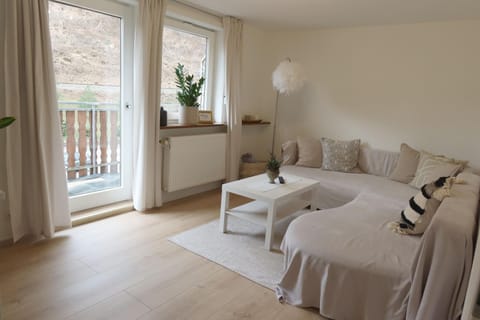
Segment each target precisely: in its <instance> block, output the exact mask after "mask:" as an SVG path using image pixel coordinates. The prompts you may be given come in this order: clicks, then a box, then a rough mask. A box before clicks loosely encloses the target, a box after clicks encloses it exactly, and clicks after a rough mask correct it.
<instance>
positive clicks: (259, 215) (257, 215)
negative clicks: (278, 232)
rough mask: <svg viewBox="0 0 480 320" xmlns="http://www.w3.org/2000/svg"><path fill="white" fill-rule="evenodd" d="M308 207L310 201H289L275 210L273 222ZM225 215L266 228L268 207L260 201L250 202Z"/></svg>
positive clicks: (230, 210) (228, 211)
mask: <svg viewBox="0 0 480 320" xmlns="http://www.w3.org/2000/svg"><path fill="white" fill-rule="evenodd" d="M309 205H310V201H306V200H303V199H293V200H290V201H289V202H287V203H285V204H283V205H281V206H280V207H279V208H278V209H277V210H276V214H275V219H274V222H277V221H279V220H282V219H283V218H286V217H288V216H290V215H291V214H293V213H295V212H297V211H299V210H302V209H304V208H306V207H308V206H309ZM225 213H226V214H228V215H231V216H235V217H237V218H240V219H242V220H246V221H250V222H252V223H254V224H257V225H261V226H265V227H266V226H267V216H268V205H267V204H266V203H265V202H262V201H258V200H255V201H251V202H248V203H246V204H244V205H241V206H238V207H235V208H231V209H229V210H226V211H225Z"/></svg>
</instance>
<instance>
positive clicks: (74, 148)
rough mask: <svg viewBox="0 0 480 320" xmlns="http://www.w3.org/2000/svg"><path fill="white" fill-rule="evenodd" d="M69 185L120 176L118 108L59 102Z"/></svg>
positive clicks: (76, 102) (117, 105)
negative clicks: (110, 175)
mask: <svg viewBox="0 0 480 320" xmlns="http://www.w3.org/2000/svg"><path fill="white" fill-rule="evenodd" d="M58 105H59V113H60V121H61V124H62V131H63V143H64V149H63V150H64V163H65V170H66V172H67V177H68V180H69V181H72V180H75V179H80V178H84V177H86V178H88V177H92V178H93V176H98V175H101V174H118V173H119V172H120V154H121V149H120V132H121V131H120V114H119V110H120V108H119V104H117V103H100V102H78V101H59V102H58Z"/></svg>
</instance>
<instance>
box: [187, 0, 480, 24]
mask: <svg viewBox="0 0 480 320" xmlns="http://www.w3.org/2000/svg"><path fill="white" fill-rule="evenodd" d="M179 2H182V3H185V4H188V5H190V6H193V7H196V8H199V9H203V10H205V11H207V12H211V13H214V14H218V15H231V16H235V17H238V18H241V19H243V20H245V21H247V22H250V23H252V24H255V25H258V26H261V27H265V28H267V29H282V30H285V29H306V28H322V27H351V26H365V25H384V24H403V23H415V22H427V21H444V20H463V19H480V0H180V1H179Z"/></svg>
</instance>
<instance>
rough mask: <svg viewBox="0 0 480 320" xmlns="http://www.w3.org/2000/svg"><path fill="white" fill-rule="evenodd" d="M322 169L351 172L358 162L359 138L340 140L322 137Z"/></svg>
mask: <svg viewBox="0 0 480 320" xmlns="http://www.w3.org/2000/svg"><path fill="white" fill-rule="evenodd" d="M321 142H322V152H323V164H322V169H324V170H331V171H341V172H351V171H352V170H353V169H354V168H355V167H356V166H357V164H358V152H359V150H360V140H359V139H356V140H351V141H341V140H333V139H329V138H322V139H321Z"/></svg>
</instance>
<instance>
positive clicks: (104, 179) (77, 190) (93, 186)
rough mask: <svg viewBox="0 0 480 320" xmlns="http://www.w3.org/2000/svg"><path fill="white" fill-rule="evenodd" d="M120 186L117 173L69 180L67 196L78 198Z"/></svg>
mask: <svg viewBox="0 0 480 320" xmlns="http://www.w3.org/2000/svg"><path fill="white" fill-rule="evenodd" d="M120 186H121V179H120V174H119V173H103V174H95V175H90V176H85V177H81V178H78V179H71V180H69V181H68V195H69V196H70V197H72V196H78V195H82V194H87V193H93V192H98V191H103V190H108V189H113V188H118V187H120Z"/></svg>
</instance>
